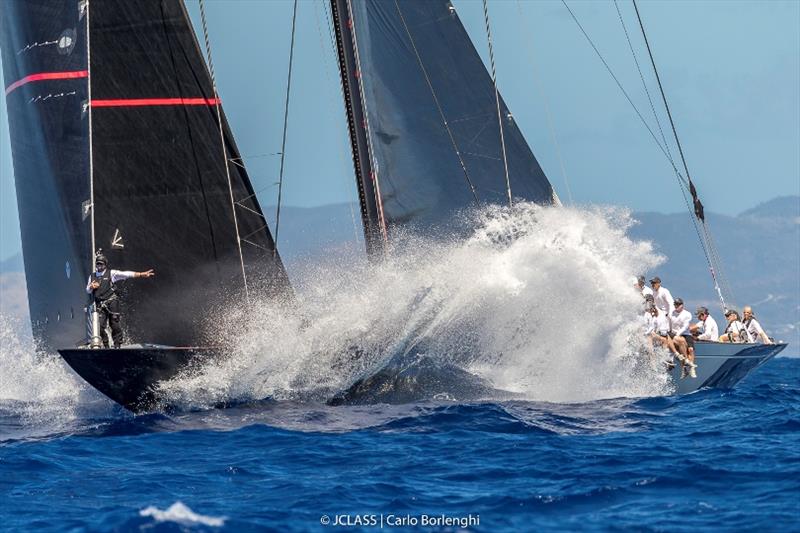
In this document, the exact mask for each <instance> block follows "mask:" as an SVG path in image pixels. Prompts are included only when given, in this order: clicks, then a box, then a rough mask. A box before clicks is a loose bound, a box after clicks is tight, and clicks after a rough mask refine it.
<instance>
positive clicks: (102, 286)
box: [86, 252, 155, 348]
mask: <svg viewBox="0 0 800 533" xmlns="http://www.w3.org/2000/svg"><path fill="white" fill-rule="evenodd" d="M95 268H96V270H95V272H93V273H92V275H91V276H89V282H88V283H87V284H86V293H87V294H91V295H92V296H93V297H94V304H95V309H96V310H97V314H98V318H99V322H100V338H101V339H102V341H103V347H104V348H108V334H107V333H106V324H110V325H111V337H112V339H113V340H114V348H119V347H120V345H121V344H122V323H121V318H122V316H121V314H120V311H119V298H118V297H117V291H116V286H115V284H116V283H117V282H118V281H122V280H126V279H130V278H149V277H152V276H154V275H155V272H153V269H152V268H151V269H150V270H146V271H144V272H134V271H132V270H111V269H109V268H108V259H106V256H104V255H103V254H102V253H100V252H98V254H97V256H96V257H95Z"/></svg>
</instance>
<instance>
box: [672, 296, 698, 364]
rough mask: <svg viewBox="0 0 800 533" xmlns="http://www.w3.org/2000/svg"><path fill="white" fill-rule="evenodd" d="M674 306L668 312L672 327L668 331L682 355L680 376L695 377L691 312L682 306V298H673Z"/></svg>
mask: <svg viewBox="0 0 800 533" xmlns="http://www.w3.org/2000/svg"><path fill="white" fill-rule="evenodd" d="M673 304H674V306H675V308H674V309H673V311H672V312H671V313H670V314H669V321H670V325H671V326H672V329H671V331H670V333H669V335H670V337H672V341H673V342H674V343H675V347H676V348H678V351H679V352H680V353H681V355H683V358H682V359H680V361H681V378H685V377H686V376H691V377H693V378H696V377H697V372H696V371H695V368H697V365H696V364H695V363H694V337H692V333H691V331H690V330H689V326H690V325H691V323H692V313H690V312H689V311H687V310H686V309H684V308H683V300H682V299H681V298H675V300H674V302H673Z"/></svg>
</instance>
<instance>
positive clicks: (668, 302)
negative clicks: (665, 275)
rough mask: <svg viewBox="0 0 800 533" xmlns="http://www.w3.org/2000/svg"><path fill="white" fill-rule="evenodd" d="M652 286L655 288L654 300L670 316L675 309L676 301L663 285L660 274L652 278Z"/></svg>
mask: <svg viewBox="0 0 800 533" xmlns="http://www.w3.org/2000/svg"><path fill="white" fill-rule="evenodd" d="M650 286H651V287H652V288H653V300H654V301H655V303H656V307H658V308H659V309H660V310H661V311H663V312H664V313H665V314H666V315H667V316H669V315H670V313H672V311H673V310H674V309H675V301H674V300H673V299H672V294H671V293H670V292H669V291H668V290H667V289H666V288H664V287H662V286H661V278H659V277H658V276H656V277H654V278H653V279H651V280H650Z"/></svg>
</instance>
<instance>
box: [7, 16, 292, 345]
mask: <svg viewBox="0 0 800 533" xmlns="http://www.w3.org/2000/svg"><path fill="white" fill-rule="evenodd" d="M0 18H1V19H2V20H1V21H0V28H1V29H2V32H1V33H2V35H0V38H1V39H2V41H0V44H2V52H3V67H4V76H5V84H6V100H7V106H8V111H9V124H10V130H11V139H12V151H13V158H14V168H15V182H16V188H17V196H18V204H19V214H20V221H21V224H20V225H21V229H22V242H23V252H24V258H25V267H26V277H27V284H28V295H29V301H30V310H31V319H32V322H33V323H34V329H35V331H36V336H37V339H39V340H40V341H43V342H44V344H45V346H46V347H49V348H63V347H69V346H74V345H75V344H76V343H80V342H81V341H82V340H83V339H84V338H85V318H84V308H85V306H86V304H87V302H88V298H87V295H86V294H85V292H84V287H85V285H86V280H87V277H88V275H89V273H90V271H91V269H92V267H93V257H92V249H91V248H92V246H91V242H92V224H94V239H95V246H96V247H99V248H102V249H103V250H104V252H105V254H106V255H107V256H108V257H109V259H110V263H111V265H110V266H111V268H121V269H133V270H143V269H145V268H154V269H155V271H156V277H155V278H153V279H151V280H143V281H142V280H137V281H131V282H127V284H128V285H126V284H125V283H126V282H123V283H121V284H120V286H119V287H120V289H121V292H122V298H121V301H122V306H123V307H122V308H123V315H124V325H125V329H126V334H127V335H128V337H129V338H130V339H133V340H135V341H138V342H147V343H155V344H163V345H171V346H181V345H198V344H199V343H202V342H203V341H204V337H203V326H204V324H203V321H204V318H205V317H207V316H208V314H209V311H210V310H211V309H213V307H214V306H215V305H218V304H221V303H222V302H228V303H230V302H231V301H232V302H233V304H239V303H241V302H242V301H243V299H244V297H245V295H244V291H243V288H244V283H245V279H246V281H247V283H248V284H249V286H250V287H251V288H253V287H258V288H262V287H264V286H265V285H266V286H271V287H273V288H276V289H278V290H284V289H285V288H286V287H288V281H287V278H286V274H285V272H284V269H283V266H282V264H281V261H280V258H279V257H278V255H277V254H276V253H275V250H274V242H273V240H272V237H271V235H270V233H269V230H268V228H267V224H266V221H265V219H264V217H263V215H262V212H261V208H260V207H259V204H258V201H257V199H256V197H255V194H254V191H253V188H252V186H251V184H250V181H249V178H248V176H247V173H246V171H245V169H244V167H243V166H242V165H241V164H240V162H241V160H240V159H238V158H239V153H238V150H237V149H236V146H235V144H234V141H233V136H232V135H231V132H230V130H229V128H228V125H227V121H226V120H225V119H224V115H223V116H222V126H223V128H222V130H223V132H222V138H224V143H225V150H226V155H227V157H228V158H229V159H230V160H232V161H235V163H234V162H231V163H230V164H228V167H229V172H230V180H229V178H228V172H227V169H226V163H227V162H226V161H225V158H224V157H225V156H224V155H223V147H222V138H221V135H220V127H219V122H218V120H217V116H218V115H217V106H216V104H217V100H216V98H215V94H214V90H213V87H212V82H211V77H210V75H209V72H208V70H207V67H206V64H205V61H204V60H203V56H202V53H201V50H200V48H199V46H198V42H197V40H196V38H195V35H194V32H193V30H192V27H191V24H190V21H189V18H188V15H187V13H186V11H185V8H184V6H183V3H182V2H181V1H180V0H140V1H136V2H129V1H126V0H92V1H91V2H86V1H85V0H80V1H79V0H24V1H23V0H7V1H6V2H4V3H3V8H2V10H0ZM87 27H88V28H89V32H88V35H87ZM87 58H91V65H89V64H88V62H87ZM89 95H91V97H89ZM89 98H91V101H89ZM90 122H91V126H90ZM92 193H93V194H92ZM231 196H232V197H233V198H231ZM92 197H93V199H94V205H92V204H91V199H92ZM234 204H235V207H234ZM237 226H238V227H237ZM237 229H238V236H240V237H241V249H240V247H239V243H238V241H237ZM244 274H246V277H245V275H244Z"/></svg>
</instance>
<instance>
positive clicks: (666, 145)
mask: <svg viewBox="0 0 800 533" xmlns="http://www.w3.org/2000/svg"><path fill="white" fill-rule="evenodd" d="M614 7H615V8H616V9H617V16H618V17H619V22H620V24H622V31H624V32H625V40H627V41H628V48H630V51H631V56H633V62H634V63H635V64H636V71H637V72H638V73H639V79H640V80H641V81H642V87H643V88H644V92H645V94H646V95H647V101H648V102H649V103H650V111H652V112H653V118H654V119H655V121H656V126H658V133H659V134H660V135H661V140H662V141H663V142H664V148H666V149H667V154H668V155H669V158H670V160H672V152H671V151H670V149H669V143H668V142H667V137H666V135H664V129H663V128H662V127H661V121H660V120H659V119H658V113H656V107H655V105H654V104H653V98H652V97H651V96H650V89H649V88H648V87H647V82H645V79H644V74H643V73H642V67H641V65H639V58H638V57H637V56H636V52H635V50H634V48H633V43H632V42H631V37H630V35H629V34H628V28H627V26H625V20H624V19H623V18H622V12H621V11H620V9H619V3H618V2H617V0H614Z"/></svg>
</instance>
